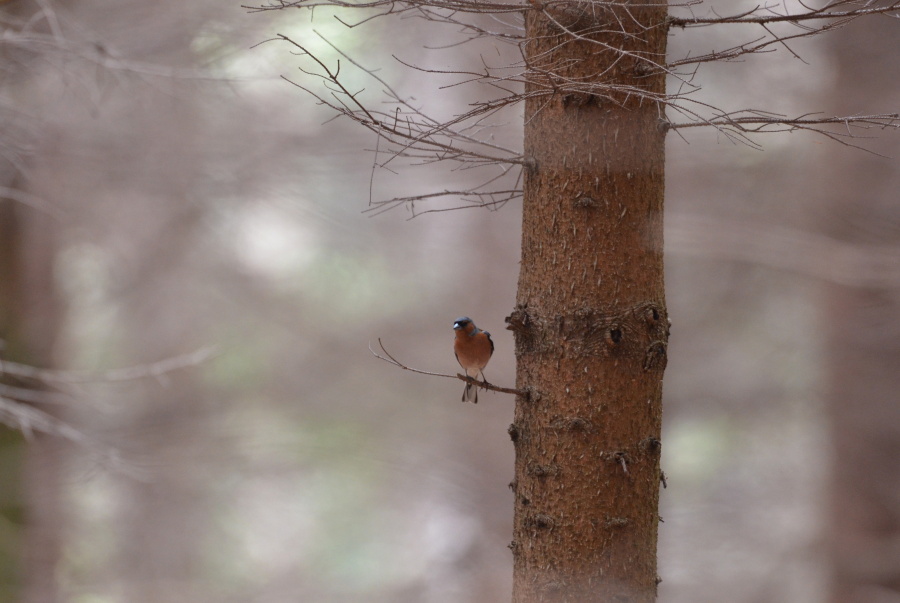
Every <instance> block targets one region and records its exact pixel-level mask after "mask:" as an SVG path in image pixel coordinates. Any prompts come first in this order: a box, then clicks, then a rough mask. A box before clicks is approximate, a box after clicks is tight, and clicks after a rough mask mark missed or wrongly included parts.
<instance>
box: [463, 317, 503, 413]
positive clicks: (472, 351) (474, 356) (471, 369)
mask: <svg viewBox="0 0 900 603" xmlns="http://www.w3.org/2000/svg"><path fill="white" fill-rule="evenodd" d="M453 330H454V331H456V339H455V340H454V341H453V351H454V352H455V353H456V361H457V362H459V365H460V366H461V367H463V369H464V370H465V371H466V375H467V376H469V377H473V378H475V379H478V376H479V375H481V380H482V381H484V382H485V383H487V379H485V378H484V367H486V366H487V363H488V361H489V360H490V359H491V355H492V354H493V353H494V342H493V340H492V339H491V334H490V333H488V332H487V331H482V330H481V329H479V328H478V327H476V326H475V323H474V322H472V319H471V318H469V317H468V316H461V317H459V318H457V319H456V320H454V321H453ZM462 401H463V402H472V403H473V404H478V387H477V386H476V385H475V384H474V383H466V389H464V390H463V396H462Z"/></svg>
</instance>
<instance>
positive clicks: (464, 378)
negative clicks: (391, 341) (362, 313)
mask: <svg viewBox="0 0 900 603" xmlns="http://www.w3.org/2000/svg"><path fill="white" fill-rule="evenodd" d="M378 347H379V348H381V352H382V353H383V354H384V355H382V354H379V353H378V352H377V351H375V350H373V349H372V344H371V343H370V344H369V351H370V352H372V355H373V356H375V357H376V358H378V359H379V360H384V361H385V362H387V363H388V364H393V365H394V366H396V367H398V368H401V369H403V370H404V371H412V372H414V373H419V374H420V375H430V376H432V377H447V378H449V379H453V378H456V379H459V380H460V381H465V382H466V383H471V384H473V385H477V386H478V387H480V388H482V389H487V390H490V391H492V392H500V393H503V394H513V395H514V396H522V397H524V398H527V397H528V392H525V391H522V390H519V389H512V388H509V387H500V386H497V385H492V384H490V383H488V382H487V381H479V380H478V379H475V378H474V377H469V376H468V375H461V374H459V373H457V374H456V375H447V374H444V373H433V372H430V371H423V370H420V369H415V368H412V367H409V366H406V365H405V364H403V363H402V362H400V361H399V360H397V359H396V358H394V357H393V356H391V354H390V352H388V351H387V350H386V349H385V348H384V344H383V343H381V338H380V337H379V338H378Z"/></svg>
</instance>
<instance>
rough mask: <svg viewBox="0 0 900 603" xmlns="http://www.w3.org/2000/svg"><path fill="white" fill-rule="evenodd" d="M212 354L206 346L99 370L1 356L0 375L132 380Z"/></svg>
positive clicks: (57, 381)
mask: <svg viewBox="0 0 900 603" xmlns="http://www.w3.org/2000/svg"><path fill="white" fill-rule="evenodd" d="M214 355H215V348H213V347H209V346H207V347H203V348H200V349H198V350H195V351H193V352H190V353H188V354H182V355H180V356H173V357H171V358H166V359H165V360H160V361H159V362H153V363H151V364H139V365H136V366H130V367H125V368H119V369H112V370H108V371H102V372H90V371H55V370H49V369H41V368H37V367H33V366H29V365H27V364H19V363H17V362H10V361H8V360H0V375H2V374H6V375H12V376H14V377H20V378H24V379H34V380H36V381H40V382H42V383H47V384H50V385H73V384H79V383H102V382H113V381H131V380H134V379H143V378H148V377H152V378H154V379H160V378H162V377H163V376H164V375H165V374H167V373H171V372H173V371H176V370H180V369H184V368H188V367H192V366H197V365H198V364H201V363H203V362H205V361H206V360H208V359H210V358H211V357H212V356H214Z"/></svg>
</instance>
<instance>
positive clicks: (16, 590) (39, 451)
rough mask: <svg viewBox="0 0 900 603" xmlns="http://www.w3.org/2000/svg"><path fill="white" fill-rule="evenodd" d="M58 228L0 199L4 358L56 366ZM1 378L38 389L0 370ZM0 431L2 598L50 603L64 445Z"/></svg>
mask: <svg viewBox="0 0 900 603" xmlns="http://www.w3.org/2000/svg"><path fill="white" fill-rule="evenodd" d="M15 184H16V183H15V182H13V187H14V186H15ZM55 232H56V228H55V224H54V223H53V221H52V219H51V218H49V217H47V216H46V215H43V214H39V213H37V212H36V211H35V210H34V209H32V208H29V207H25V206H23V205H20V204H18V203H17V202H15V201H10V200H7V199H3V200H0V340H2V343H3V347H4V349H3V350H2V358H4V359H6V360H10V361H14V362H21V363H26V364H33V365H36V366H41V367H52V366H53V346H54V344H55V342H56V338H57V334H58V330H59V326H60V321H61V316H62V314H61V307H60V304H59V299H58V296H57V293H56V286H55V284H54V276H53V263H54V258H55V253H56V234H55ZM0 380H2V381H7V382H9V383H11V384H12V385H17V386H23V387H35V388H36V387H39V384H35V383H25V382H19V381H15V380H11V379H7V378H5V376H4V375H2V373H0ZM42 410H44V411H46V412H51V411H53V412H54V414H55V412H56V411H57V409H52V408H42ZM0 429H2V430H3V433H2V435H0V456H2V457H3V459H4V460H5V461H6V462H5V463H4V464H3V471H2V480H0V490H2V492H3V496H2V497H0V517H2V518H4V519H5V520H6V523H7V524H8V526H7V529H4V530H3V534H4V536H3V538H2V539H0V560H2V562H3V563H2V564H0V566H2V570H0V578H2V580H0V583H2V585H3V586H2V588H0V602H5V601H20V602H22V603H32V602H34V603H52V602H53V601H56V600H57V599H58V589H57V581H56V580H55V578H54V575H55V573H56V566H57V563H58V561H59V557H60V554H61V535H62V529H61V527H62V522H63V519H62V518H63V513H62V510H61V488H62V480H61V473H62V461H63V458H64V457H63V454H64V452H63V449H62V447H63V444H62V442H60V441H59V440H58V439H56V438H55V437H53V436H48V435H46V434H41V433H37V434H34V435H33V437H32V440H31V442H29V443H28V444H27V445H26V444H25V442H24V441H23V440H22V438H21V436H20V435H19V434H17V433H13V432H11V431H7V430H6V428H0Z"/></svg>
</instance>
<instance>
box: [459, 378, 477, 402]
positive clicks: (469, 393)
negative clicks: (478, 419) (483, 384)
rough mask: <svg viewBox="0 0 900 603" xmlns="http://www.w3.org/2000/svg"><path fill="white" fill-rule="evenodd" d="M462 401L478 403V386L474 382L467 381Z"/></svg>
mask: <svg viewBox="0 0 900 603" xmlns="http://www.w3.org/2000/svg"><path fill="white" fill-rule="evenodd" d="M462 401H463V402H471V403H472V404H478V386H477V385H475V384H474V383H466V389H464V390H463V395H462Z"/></svg>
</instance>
